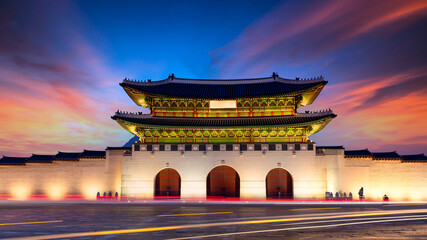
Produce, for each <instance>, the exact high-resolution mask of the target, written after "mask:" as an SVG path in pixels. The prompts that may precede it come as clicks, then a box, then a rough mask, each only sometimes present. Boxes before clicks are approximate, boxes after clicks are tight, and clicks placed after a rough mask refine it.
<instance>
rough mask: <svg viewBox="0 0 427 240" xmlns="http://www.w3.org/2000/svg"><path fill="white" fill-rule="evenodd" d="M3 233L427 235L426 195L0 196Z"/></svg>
mask: <svg viewBox="0 0 427 240" xmlns="http://www.w3.org/2000/svg"><path fill="white" fill-rule="evenodd" d="M0 216H1V220H0V238H1V239H11V238H12V239H325V238H329V239H343V238H353V239H427V203H422V202H419V203H402V202H399V203H388V204H382V203H377V202H373V203H365V202H364V203H360V202H349V203H333V202H332V203H331V202H319V203H317V202H309V203H303V202H261V201H259V202H245V201H230V202H227V201H208V202H206V201H200V202H199V201H145V202H144V201H136V202H126V201H124V202H14V201H2V202H0Z"/></svg>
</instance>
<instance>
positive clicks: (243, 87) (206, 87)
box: [120, 74, 328, 107]
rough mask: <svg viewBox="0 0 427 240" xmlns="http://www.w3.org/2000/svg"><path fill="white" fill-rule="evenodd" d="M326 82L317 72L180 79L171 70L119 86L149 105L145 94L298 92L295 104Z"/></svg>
mask: <svg viewBox="0 0 427 240" xmlns="http://www.w3.org/2000/svg"><path fill="white" fill-rule="evenodd" d="M327 83H328V82H327V81H325V79H324V78H323V77H322V76H320V77H317V78H312V79H304V80H301V79H299V78H296V79H294V80H291V79H285V78H281V77H279V76H278V75H276V74H273V75H272V76H271V77H266V78H252V79H223V80H217V79H215V80H214V79H184V78H175V77H174V76H173V74H172V75H171V76H169V77H168V78H167V79H164V80H161V81H151V80H147V81H133V80H128V79H124V80H123V82H122V83H120V86H122V87H123V88H124V90H125V91H126V93H127V94H128V95H129V96H130V98H131V99H132V100H133V101H134V102H135V103H136V104H137V105H139V106H143V107H149V106H150V103H149V102H148V101H147V100H146V97H147V96H151V97H166V98H182V99H218V100H221V99H239V98H262V97H279V96H298V95H300V96H301V97H302V98H301V99H302V101H301V102H300V103H299V105H301V106H304V105H307V104H311V103H312V102H313V101H314V100H315V99H316V97H317V95H319V93H320V92H321V91H322V89H323V87H324V86H325V85H326V84H327Z"/></svg>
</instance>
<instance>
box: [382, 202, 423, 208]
mask: <svg viewBox="0 0 427 240" xmlns="http://www.w3.org/2000/svg"><path fill="white" fill-rule="evenodd" d="M419 205H425V204H424V203H408V204H384V205H383V207H400V206H419Z"/></svg>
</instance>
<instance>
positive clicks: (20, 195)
mask: <svg viewBox="0 0 427 240" xmlns="http://www.w3.org/2000/svg"><path fill="white" fill-rule="evenodd" d="M10 193H11V194H12V197H13V198H15V199H17V200H26V199H28V198H29V196H30V189H29V187H28V186H26V185H24V184H16V185H14V186H12V187H11V188H10Z"/></svg>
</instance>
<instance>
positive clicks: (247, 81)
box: [122, 73, 325, 86]
mask: <svg viewBox="0 0 427 240" xmlns="http://www.w3.org/2000/svg"><path fill="white" fill-rule="evenodd" d="M321 81H325V78H324V77H323V76H322V75H320V76H317V77H312V78H299V77H296V78H295V79H288V78H281V77H279V75H276V74H275V73H273V75H272V76H270V77H260V78H236V79H203V78H201V79H194V78H176V77H175V76H174V75H173V74H172V75H169V77H168V78H166V79H163V80H158V81H152V80H151V79H147V80H137V79H128V78H124V79H123V82H122V83H128V84H132V85H148V86H156V85H163V84H167V83H179V84H206V85H209V84H211V85H219V84H221V83H224V82H226V83H227V84H232V85H234V84H253V83H264V82H282V83H291V84H304V83H312V82H321Z"/></svg>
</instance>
